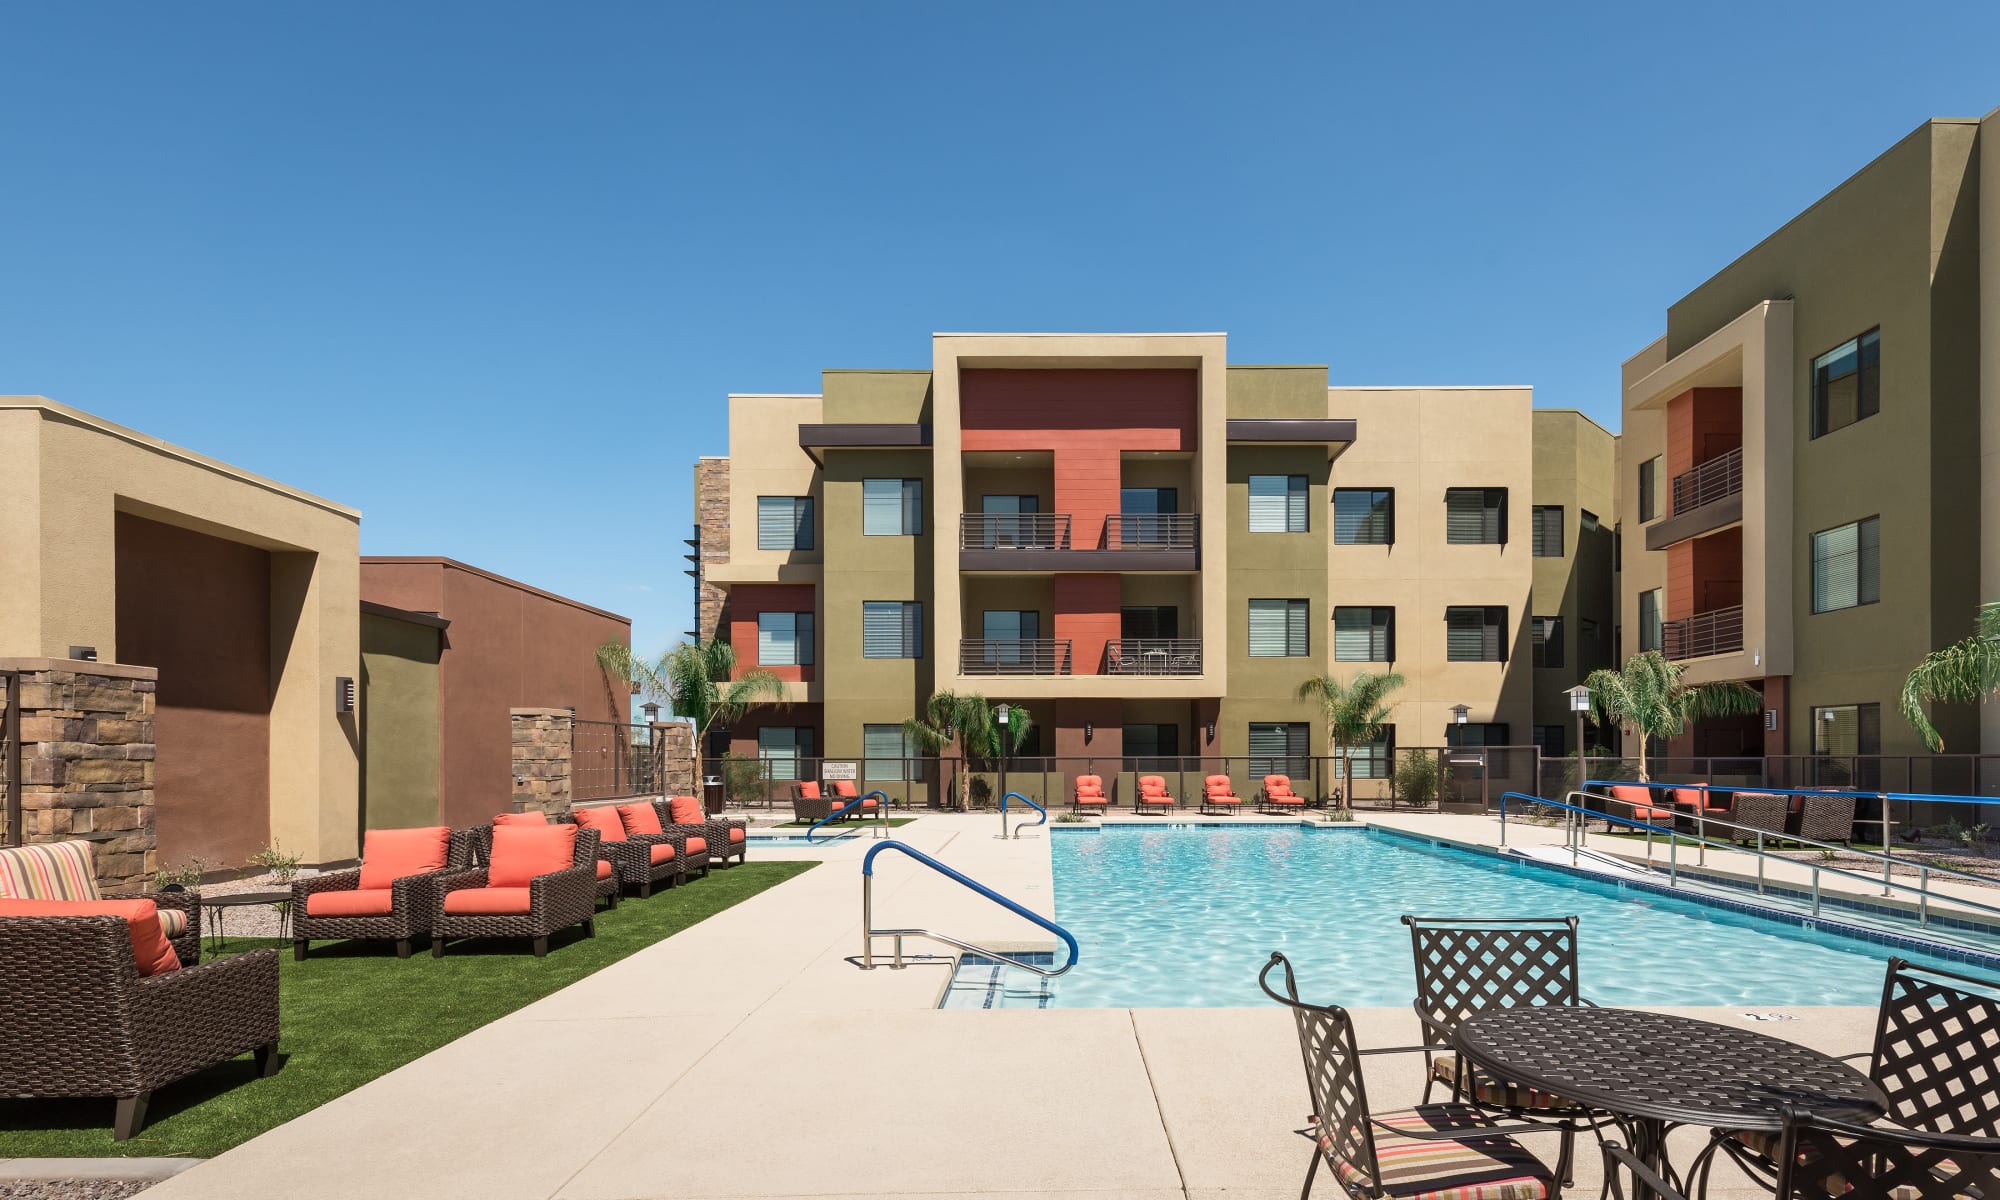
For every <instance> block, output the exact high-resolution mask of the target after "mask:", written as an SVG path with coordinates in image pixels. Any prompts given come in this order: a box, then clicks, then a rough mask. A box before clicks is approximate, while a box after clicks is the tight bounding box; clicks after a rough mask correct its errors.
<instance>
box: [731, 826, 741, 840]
mask: <svg viewBox="0 0 2000 1200" xmlns="http://www.w3.org/2000/svg"><path fill="white" fill-rule="evenodd" d="M729 840H730V841H732V842H740V841H742V840H743V831H742V830H741V829H738V828H736V826H734V825H731V826H730V827H729Z"/></svg>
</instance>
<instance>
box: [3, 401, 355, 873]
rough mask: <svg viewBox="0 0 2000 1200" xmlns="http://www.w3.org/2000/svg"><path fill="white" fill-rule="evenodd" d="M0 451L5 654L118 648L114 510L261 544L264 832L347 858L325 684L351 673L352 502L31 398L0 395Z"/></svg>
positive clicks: (348, 730) (342, 781)
mask: <svg viewBox="0 0 2000 1200" xmlns="http://www.w3.org/2000/svg"><path fill="white" fill-rule="evenodd" d="M0 461H5V462H7V463H9V464H10V466H9V471H8V472H6V473H5V474H9V475H16V476H17V478H16V479H14V480H12V481H9V482H7V483H0V488H6V489H8V492H7V494H6V499H7V500H9V501H11V502H12V503H9V504H8V505H7V506H6V507H7V508H8V510H9V512H8V515H5V516H0V522H4V524H0V534H5V535H6V536H7V539H8V540H7V542H6V544H7V546H8V548H9V550H10V552H11V551H14V550H15V548H17V547H19V548H23V549H24V552H18V553H10V555H9V561H8V569H7V570H5V571H0V577H6V576H14V578H9V579H6V581H5V582H0V657H14V656H18V657H62V656H64V655H66V654H67V652H68V648H69V647H70V646H71V645H90V646H95V647H97V651H98V656H99V659H100V660H101V661H104V662H117V661H118V631H117V619H116V608H117V606H116V595H117V588H116V566H117V555H116V540H115V525H116V516H117V514H118V513H121V512H124V513H131V514H133V515H136V516H140V517H144V518H146V519H148V520H152V521H158V522H161V523H164V524H168V525H177V526H180V527H182V528H186V529H192V530H195V531H196V532H200V533H205V534H208V535H210V536H213V537H218V538H223V539H226V540H229V541H235V542H240V543H243V544H245V545H250V546H255V547H257V548H259V549H263V550H267V551H270V552H271V630H272V647H271V651H272V653H271V661H272V664H273V671H274V672H275V678H273V679H272V681H271V711H270V729H271V736H270V741H271V748H270V805H271V822H270V828H271V836H272V837H273V838H275V839H276V840H278V841H279V842H281V843H282V844H283V845H284V846H285V847H286V848H287V849H290V850H296V851H297V852H299V853H301V854H303V855H305V857H306V859H307V860H308V861H313V862H323V861H330V860H337V859H343V858H349V857H352V856H353V855H354V853H355V850H356V841H355V830H356V821H357V815H358V813H357V806H358V799H359V794H360V792H359V789H360V758H359V753H358V731H357V729H356V726H355V718H354V716H353V715H352V714H347V715H341V714H336V713H335V712H334V710H333V681H334V677H335V676H339V675H346V676H358V675H359V673H360V644H359V639H360V626H359V615H360V597H359V570H360V567H359V562H360V559H359V537H360V534H359V523H360V514H359V513H358V512H356V511H355V510H353V509H350V508H345V507H343V506H341V505H338V504H335V503H333V502H331V501H328V500H323V499H320V498H319V497H316V496H312V495H309V494H307V493H305V492H301V491H298V490H296V489H294V488H289V487H286V486H285V485H283V484H280V483H276V482H274V481H272V480H268V479H264V478H262V477H261V476H257V475H253V474H251V473H249V472H247V471H242V470H240V469H238V468H235V467H231V466H229V465H227V464H225V463H220V462H217V461H215V460H213V459H209V458H206V457H203V456H202V455H199V454H195V453H193V452H192V451H188V450H184V449H182V448H180V447H177V446H172V445H169V444H168V443H166V442H162V441H160V440H158V439H157V438H152V437H149V436H147V435H145V434H142V433H139V432H137V431H136V430H131V429H126V428H124V427H122V426H119V425H114V424H112V423H111V422H108V421H103V420H100V419H99V418H96V417H93V416H91V415H89V414H87V413H83V412H79V411H77V410H75V409H72V408H68V407H66V406H64V405H60V404H56V403H54V402H53V401H49V400H46V399H43V398H42V397H39V396H13V397H0ZM22 464H32V467H26V466H23V465H22ZM30 481H31V482H30ZM16 505H19V507H18V508H17V507H16ZM17 560H20V561H23V562H24V563H31V565H26V566H24V568H23V569H21V570H20V571H19V573H18V575H17V573H16V569H15V567H14V563H15V561H17Z"/></svg>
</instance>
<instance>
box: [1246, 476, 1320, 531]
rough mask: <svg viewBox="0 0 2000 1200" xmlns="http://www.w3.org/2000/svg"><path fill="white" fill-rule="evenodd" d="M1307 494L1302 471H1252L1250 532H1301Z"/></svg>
mask: <svg viewBox="0 0 2000 1200" xmlns="http://www.w3.org/2000/svg"><path fill="white" fill-rule="evenodd" d="M1308 494H1309V493H1308V490H1307V486H1306V477H1305V476H1303V475H1252V476H1251V477H1250V532H1251V533H1304V532H1305V531H1306V529H1307V528H1308V526H1307V524H1306V497H1307V495H1308Z"/></svg>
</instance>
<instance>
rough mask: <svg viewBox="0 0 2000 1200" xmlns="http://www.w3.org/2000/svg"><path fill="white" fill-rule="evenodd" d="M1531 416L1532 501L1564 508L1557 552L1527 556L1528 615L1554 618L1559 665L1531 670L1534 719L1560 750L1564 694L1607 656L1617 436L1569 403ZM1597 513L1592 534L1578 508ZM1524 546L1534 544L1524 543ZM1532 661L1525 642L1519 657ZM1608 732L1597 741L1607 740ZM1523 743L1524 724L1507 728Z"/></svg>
mask: <svg viewBox="0 0 2000 1200" xmlns="http://www.w3.org/2000/svg"><path fill="white" fill-rule="evenodd" d="M1532 419H1533V421H1534V443H1535V449H1534V503H1535V504H1536V505H1537V506H1541V505H1559V506H1561V508H1562V510H1563V514H1562V517H1563V532H1562V554H1561V556H1560V557H1546V558H1536V559H1535V560H1534V585H1533V591H1532V593H1531V600H1530V604H1529V607H1530V610H1531V611H1530V613H1529V615H1530V616H1536V617H1561V618H1562V628H1563V657H1562V666H1561V667H1559V668H1548V669H1542V668H1533V667H1531V669H1532V670H1534V676H1535V679H1534V694H1535V699H1534V721H1535V724H1537V725H1559V726H1561V727H1562V729H1563V730H1564V733H1563V739H1564V740H1563V745H1564V747H1565V749H1566V750H1571V751H1573V750H1575V748H1576V718H1575V716H1574V714H1572V713H1571V712H1570V711H1569V700H1568V697H1566V696H1565V695H1564V694H1563V693H1564V692H1565V691H1567V690H1568V689H1569V688H1571V687H1574V686H1575V685H1576V684H1578V683H1580V682H1582V681H1583V679H1584V678H1585V677H1586V676H1587V675H1589V674H1590V672H1592V671H1594V670H1597V669H1598V668H1600V667H1608V666H1610V665H1612V661H1613V644H1612V635H1613V630H1614V628H1615V627H1616V625H1617V621H1618V596H1617V591H1616V589H1615V587H1614V586H1613V583H1612V557H1613V553H1614V548H1613V546H1614V541H1615V538H1614V534H1613V532H1612V531H1613V529H1614V528H1615V527H1616V525H1617V521H1618V512H1617V508H1618V500H1617V496H1618V439H1616V438H1615V437H1613V436H1612V435H1611V434H1610V433H1609V432H1607V431H1606V430H1605V429H1604V428H1603V427H1601V426H1599V425H1598V424H1597V423H1596V422H1595V421H1592V420H1591V419H1590V418H1588V417H1586V416H1584V415H1583V414H1582V413H1580V412H1577V411H1575V410H1573V409H1536V410H1534V413H1533V418H1532ZM1585 511H1588V512H1590V513H1591V514H1592V515H1593V516H1595V517H1596V518H1597V529H1596V530H1595V531H1594V532H1588V531H1585V530H1584V528H1583V516H1582V514H1583V513H1584V512H1585ZM1529 549H1530V552H1532V550H1533V546H1532V543H1531V544H1530V547H1529ZM1585 618H1588V619H1590V620H1593V621H1595V622H1597V628H1598V637H1597V639H1596V640H1595V641H1586V640H1584V638H1583V636H1582V620H1583V619H1585ZM1525 657H1526V658H1527V659H1528V661H1529V662H1530V663H1532V659H1533V656H1532V647H1530V653H1529V654H1528V655H1527V656H1525ZM1614 736H1615V735H1613V734H1612V733H1609V732H1607V733H1605V734H1602V735H1600V737H1599V739H1598V740H1600V741H1605V742H1609V741H1611V740H1614ZM1514 739H1515V740H1517V741H1519V742H1522V743H1524V744H1525V743H1526V742H1527V741H1528V740H1529V734H1528V731H1527V730H1521V731H1518V732H1516V733H1515V734H1514Z"/></svg>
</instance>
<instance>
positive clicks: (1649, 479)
mask: <svg viewBox="0 0 2000 1200" xmlns="http://www.w3.org/2000/svg"><path fill="white" fill-rule="evenodd" d="M1666 507H1667V460H1666V459H1665V458H1663V457H1661V456H1659V455H1654V456H1653V457H1652V458H1649V459H1647V460H1646V461H1645V462H1642V463H1640V464H1639V524H1641V525H1644V524H1645V523H1646V522H1648V521H1650V520H1652V519H1653V518H1655V517H1659V516H1664V515H1665V510H1666Z"/></svg>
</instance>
